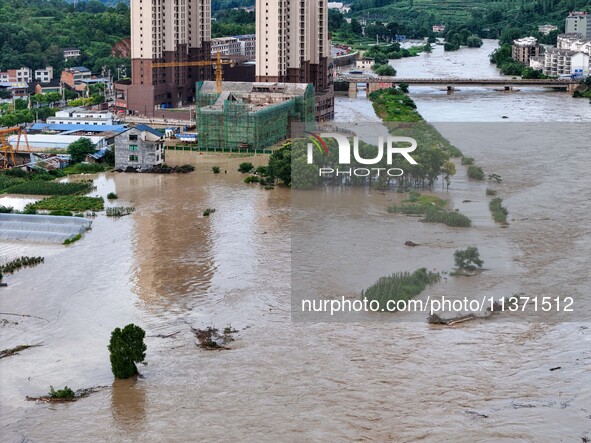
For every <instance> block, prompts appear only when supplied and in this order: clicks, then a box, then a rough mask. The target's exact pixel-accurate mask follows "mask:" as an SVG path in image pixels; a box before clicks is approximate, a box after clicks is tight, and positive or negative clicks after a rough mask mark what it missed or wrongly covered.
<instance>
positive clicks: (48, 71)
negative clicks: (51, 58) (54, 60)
mask: <svg viewBox="0 0 591 443" xmlns="http://www.w3.org/2000/svg"><path fill="white" fill-rule="evenodd" d="M35 80H37V81H38V82H40V83H49V82H50V81H51V80H53V67H52V66H47V67H46V68H45V69H36V70H35Z"/></svg>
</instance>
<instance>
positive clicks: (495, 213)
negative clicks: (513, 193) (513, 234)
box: [488, 197, 509, 223]
mask: <svg viewBox="0 0 591 443" xmlns="http://www.w3.org/2000/svg"><path fill="white" fill-rule="evenodd" d="M488 208H489V209H490V213H491V214H492V217H493V220H494V221H495V222H496V223H507V216H508V215H509V210H508V209H507V208H506V207H504V206H503V199H502V198H498V197H497V198H493V199H492V200H491V201H490V203H489V204H488Z"/></svg>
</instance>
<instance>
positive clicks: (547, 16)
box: [350, 0, 591, 37]
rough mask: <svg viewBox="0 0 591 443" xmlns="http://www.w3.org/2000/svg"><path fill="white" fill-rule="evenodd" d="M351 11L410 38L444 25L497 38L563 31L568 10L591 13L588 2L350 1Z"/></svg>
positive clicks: (471, 0) (568, 0) (472, 0)
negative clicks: (507, 31)
mask: <svg viewBox="0 0 591 443" xmlns="http://www.w3.org/2000/svg"><path fill="white" fill-rule="evenodd" d="M352 9H353V10H352V12H351V14H350V15H351V16H353V17H355V18H365V19H373V20H380V21H382V22H392V21H394V22H398V23H399V24H400V26H401V28H402V29H403V30H404V31H405V32H407V33H409V34H411V35H412V34H414V33H417V32H418V33H419V34H425V32H427V31H428V28H429V27H430V26H432V25H434V24H438V23H444V24H448V25H457V26H462V25H467V26H468V27H470V28H471V29H473V30H474V31H475V32H478V33H479V34H480V35H482V36H483V37H496V36H499V35H500V32H501V31H502V30H503V29H504V28H509V27H517V28H520V29H522V31H523V32H524V33H528V32H529V33H531V32H534V31H535V30H536V28H537V26H538V25H541V24H554V25H557V26H558V27H559V28H561V29H563V28H564V19H565V17H566V15H567V14H568V12H569V11H572V10H583V11H589V12H591V0H353V4H352ZM419 29H421V30H422V31H419Z"/></svg>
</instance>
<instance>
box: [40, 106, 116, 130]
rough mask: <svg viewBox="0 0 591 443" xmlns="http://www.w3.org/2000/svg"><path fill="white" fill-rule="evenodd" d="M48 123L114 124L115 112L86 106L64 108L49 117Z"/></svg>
mask: <svg viewBox="0 0 591 443" xmlns="http://www.w3.org/2000/svg"><path fill="white" fill-rule="evenodd" d="M47 123H54V124H61V125H64V124H73V125H94V126H105V125H113V113H112V112H109V111H89V110H87V109H84V108H70V109H63V110H61V111H58V112H56V113H55V116H54V117H48V118H47Z"/></svg>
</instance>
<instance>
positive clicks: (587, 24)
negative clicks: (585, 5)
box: [564, 11, 591, 38]
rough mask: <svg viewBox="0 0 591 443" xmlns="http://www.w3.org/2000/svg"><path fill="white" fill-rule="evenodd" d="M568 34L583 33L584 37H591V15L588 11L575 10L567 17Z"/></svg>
mask: <svg viewBox="0 0 591 443" xmlns="http://www.w3.org/2000/svg"><path fill="white" fill-rule="evenodd" d="M564 32H565V33H566V34H572V33H576V34H581V37H583V38H591V15H590V14H589V13H587V12H579V11H573V12H571V13H569V14H568V17H566V24H565V31H564Z"/></svg>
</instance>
